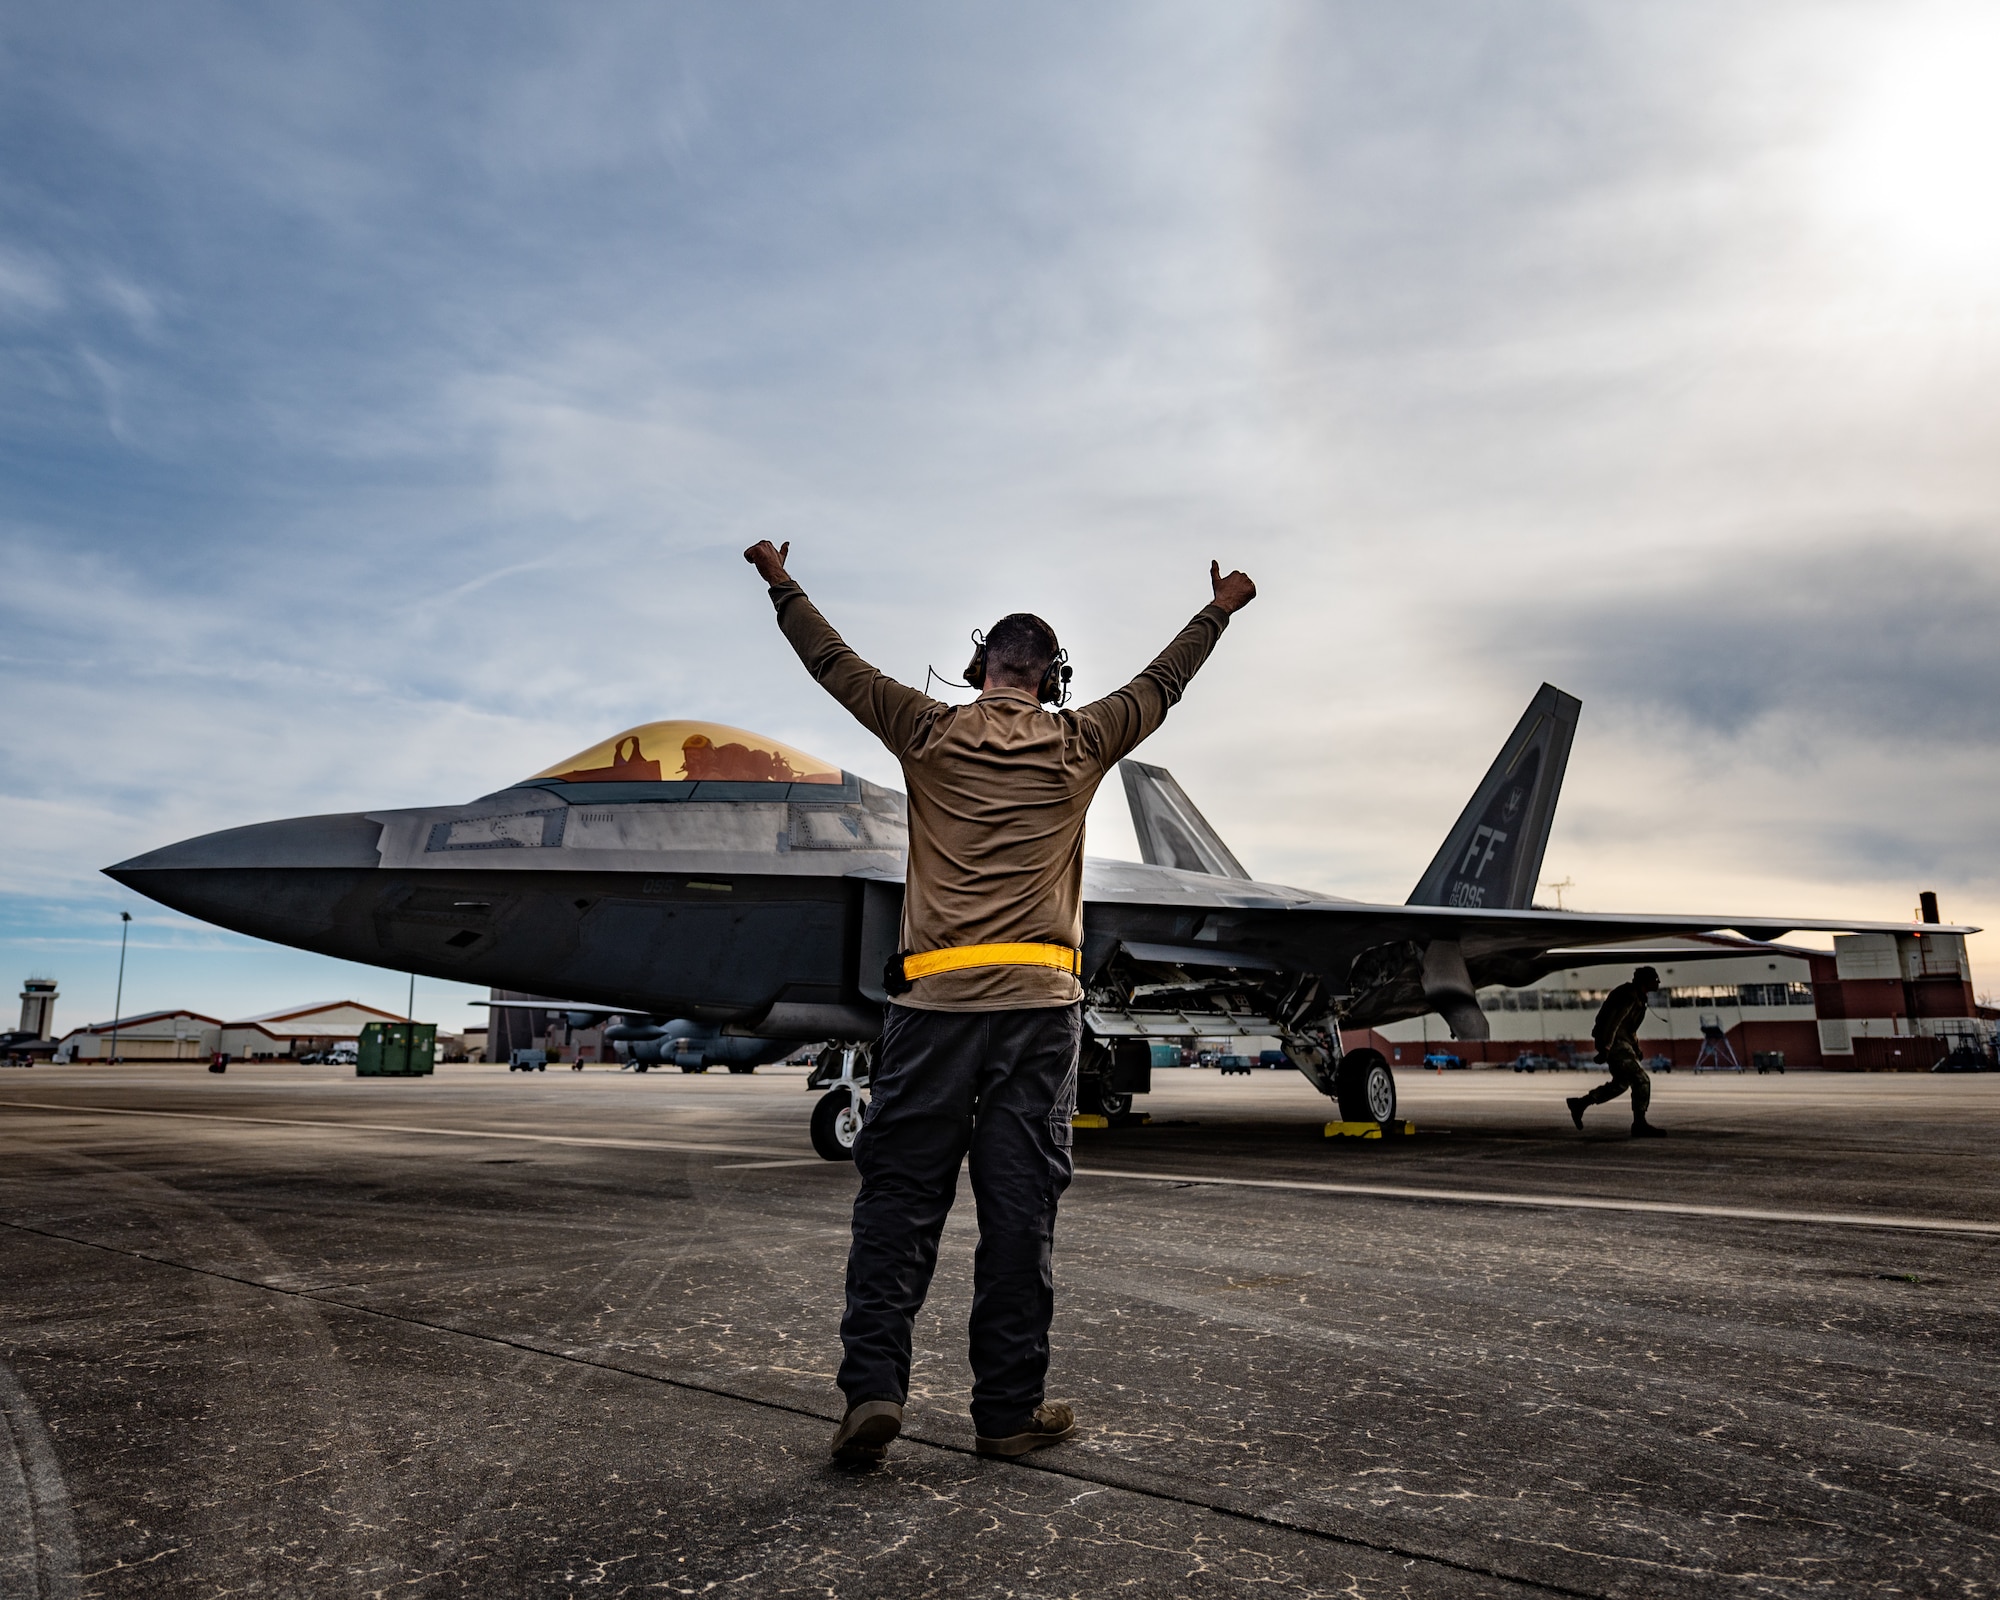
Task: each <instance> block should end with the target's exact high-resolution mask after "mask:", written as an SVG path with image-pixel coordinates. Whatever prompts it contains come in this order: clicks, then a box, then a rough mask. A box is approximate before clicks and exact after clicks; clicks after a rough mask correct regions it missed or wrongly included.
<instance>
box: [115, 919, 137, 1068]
mask: <svg viewBox="0 0 2000 1600" xmlns="http://www.w3.org/2000/svg"><path fill="white" fill-rule="evenodd" d="M131 931H132V913H131V912H129V911H121V912H119V913H118V998H117V999H115V1000H113V1001H112V1002H111V1059H112V1060H113V1061H116V1060H117V1059H118V1019H119V1016H120V1015H121V1014H122V1013H123V1012H124V1010H125V935H126V934H128V933H130V932H131Z"/></svg>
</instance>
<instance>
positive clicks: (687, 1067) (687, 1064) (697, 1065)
mask: <svg viewBox="0 0 2000 1600" xmlns="http://www.w3.org/2000/svg"><path fill="white" fill-rule="evenodd" d="M681 1071H683V1072H687V1073H695V1072H706V1071H708V1063H707V1062H706V1061H683V1062H682V1063H681Z"/></svg>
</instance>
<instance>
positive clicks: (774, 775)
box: [522, 721, 845, 798]
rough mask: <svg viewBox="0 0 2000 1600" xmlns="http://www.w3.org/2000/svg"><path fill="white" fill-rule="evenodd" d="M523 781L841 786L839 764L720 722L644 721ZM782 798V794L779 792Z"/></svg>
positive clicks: (842, 780)
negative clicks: (834, 764)
mask: <svg viewBox="0 0 2000 1600" xmlns="http://www.w3.org/2000/svg"><path fill="white" fill-rule="evenodd" d="M522 781H523V782H524V783H564V784H569V783H616V784H632V783H674V784H686V783H770V784H793V783H812V784H828V785H833V786H836V787H837V786H839V785H840V784H841V783H843V782H844V781H845V779H844V777H843V776H842V774H841V770H840V768H838V767H836V766H833V765H832V764H831V763H829V762H825V761H822V760H820V759H819V757H817V756H809V755H807V754H806V753H805V751H803V750H798V749H794V748H793V747H792V746H791V745H788V744H781V743H779V742H778V741H777V740H776V739H768V738H766V737H765V736H764V735H763V734H761V733H751V732H749V731H747V730H746V729H743V728H732V727H729V726H727V725H726V724H724V723H720V722H679V721H675V722H646V723H641V724H640V725H639V726H638V727H636V728H627V729H626V730H625V731H624V732H623V733H620V734H615V735H614V736H612V737H611V738H609V739H605V740H603V741H601V742H600V743H598V744H594V745H592V746H591V747H590V748H589V749H587V750H581V751H579V752H578V753H577V754H575V755H573V756H571V757H570V758H569V759H568V760H567V761H558V762H557V763H556V764H555V765H554V766H552V767H548V768H546V769H544V770H543V771H541V772H538V773H536V774H535V775H534V776H533V777H532V778H526V779H523V780H522ZM780 798H782V796H781V797H780Z"/></svg>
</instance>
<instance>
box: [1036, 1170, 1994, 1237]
mask: <svg viewBox="0 0 2000 1600" xmlns="http://www.w3.org/2000/svg"><path fill="white" fill-rule="evenodd" d="M1076 1175H1077V1176H1078V1177H1079V1178H1130V1179H1133V1180H1136V1181H1137V1182H1140V1183H1174V1184H1193V1185H1206V1184H1216V1185H1226V1186H1227V1187H1229V1188H1234V1189H1299V1190H1304V1191H1305V1192H1307V1193H1309V1194H1354V1195H1363V1196H1366V1197H1368V1198H1370V1199H1376V1200H1442V1201H1444V1202H1446V1203H1448V1204H1451V1205H1468V1206H1527V1207H1532V1208H1534V1209H1537V1210H1545V1211H1546V1210H1560V1211H1637V1212H1653V1213H1656V1214H1658V1215H1660V1216H1667V1217H1709V1218H1714V1219H1717V1220H1720V1221H1724V1222H1792V1223H1809V1224H1812V1225H1815V1226H1832V1227H1841V1228H1893V1229H1898V1230H1900V1231H1903V1232H1914V1233H1974V1234H1982V1235H1988V1236H1991V1235H1996V1234H2000V1222H1969V1221H1961V1220H1959V1219H1956V1218H1951V1217H1912V1216H1905V1215H1899V1214H1898V1213H1896V1212H1893V1211H1776V1210H1769V1209H1766V1208H1764V1207H1760V1206H1705V1205H1699V1204H1696V1203H1695V1202H1692V1201H1682V1200H1613V1199H1605V1198H1602V1197H1599V1196H1595V1195H1568V1194H1509V1193H1508V1192H1507V1191H1506V1190H1504V1189H1427V1188H1418V1187H1416V1186H1415V1185H1411V1184H1392V1183H1316V1182H1313V1181H1312V1180H1310V1179H1306V1178H1217V1177H1210V1176H1207V1175H1206V1174H1203V1173H1198V1172H1130V1171H1125V1170H1122V1169H1118V1168H1112V1167H1078V1168H1077V1169H1076Z"/></svg>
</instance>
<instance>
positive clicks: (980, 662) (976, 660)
mask: <svg viewBox="0 0 2000 1600" xmlns="http://www.w3.org/2000/svg"><path fill="white" fill-rule="evenodd" d="M965 681H966V682H967V683H969V684H971V685H972V687H973V688H975V689H984V688H985V687H986V646H985V645H983V644H982V645H981V646H979V648H978V649H976V650H974V651H973V652H972V659H971V660H970V661H968V662H967V663H966V664H965Z"/></svg>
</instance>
